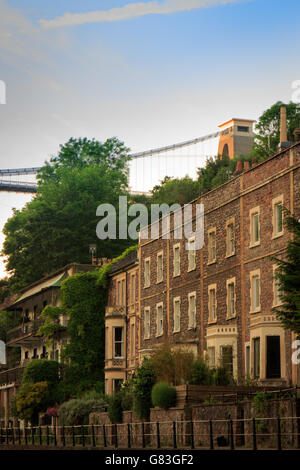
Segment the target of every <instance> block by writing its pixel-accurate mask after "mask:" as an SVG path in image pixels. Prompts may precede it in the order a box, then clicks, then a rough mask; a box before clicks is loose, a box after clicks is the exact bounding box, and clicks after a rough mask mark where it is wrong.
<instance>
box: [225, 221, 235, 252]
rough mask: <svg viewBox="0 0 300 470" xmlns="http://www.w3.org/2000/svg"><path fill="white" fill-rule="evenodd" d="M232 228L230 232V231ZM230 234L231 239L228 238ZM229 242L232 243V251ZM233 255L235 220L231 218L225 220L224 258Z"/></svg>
mask: <svg viewBox="0 0 300 470" xmlns="http://www.w3.org/2000/svg"><path fill="white" fill-rule="evenodd" d="M231 227H232V231H231ZM230 234H232V237H230ZM231 242H232V243H233V247H232V250H230V248H231ZM233 255H235V219H234V217H232V218H231V219H229V220H227V222H226V258H229V257H230V256H233Z"/></svg>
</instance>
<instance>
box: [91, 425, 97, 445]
mask: <svg viewBox="0 0 300 470" xmlns="http://www.w3.org/2000/svg"><path fill="white" fill-rule="evenodd" d="M92 446H93V447H96V441H95V428H94V425H93V424H92Z"/></svg>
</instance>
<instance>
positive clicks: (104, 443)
mask: <svg viewBox="0 0 300 470" xmlns="http://www.w3.org/2000/svg"><path fill="white" fill-rule="evenodd" d="M103 445H104V447H107V442H106V430H105V424H103Z"/></svg>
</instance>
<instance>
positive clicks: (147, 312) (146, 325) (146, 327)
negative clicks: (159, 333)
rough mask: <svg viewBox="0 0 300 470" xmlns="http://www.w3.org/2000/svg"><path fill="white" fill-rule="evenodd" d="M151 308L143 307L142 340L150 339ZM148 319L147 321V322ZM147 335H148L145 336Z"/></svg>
mask: <svg viewBox="0 0 300 470" xmlns="http://www.w3.org/2000/svg"><path fill="white" fill-rule="evenodd" d="M150 312H151V308H150V307H149V306H148V307H144V339H150V337H151V315H150ZM147 317H148V321H146V320H147ZM147 333H148V334H147Z"/></svg>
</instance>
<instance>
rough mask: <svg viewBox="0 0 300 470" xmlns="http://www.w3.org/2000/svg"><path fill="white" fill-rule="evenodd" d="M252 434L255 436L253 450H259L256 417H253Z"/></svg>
mask: <svg viewBox="0 0 300 470" xmlns="http://www.w3.org/2000/svg"><path fill="white" fill-rule="evenodd" d="M252 436H253V450H257V441H256V421H255V418H253V419H252Z"/></svg>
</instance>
